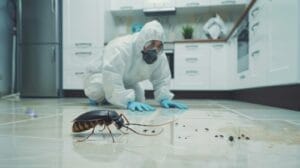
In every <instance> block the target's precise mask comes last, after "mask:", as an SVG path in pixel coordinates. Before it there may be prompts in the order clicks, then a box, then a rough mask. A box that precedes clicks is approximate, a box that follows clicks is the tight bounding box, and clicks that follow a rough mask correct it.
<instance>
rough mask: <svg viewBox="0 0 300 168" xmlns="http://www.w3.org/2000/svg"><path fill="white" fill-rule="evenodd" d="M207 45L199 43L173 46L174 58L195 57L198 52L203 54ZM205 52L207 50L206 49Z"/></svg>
mask: <svg viewBox="0 0 300 168" xmlns="http://www.w3.org/2000/svg"><path fill="white" fill-rule="evenodd" d="M207 46H208V45H205V44H202V45H201V44H199V43H188V44H175V57H176V56H179V57H189V56H197V55H198V54H199V53H200V52H203V51H204V49H205V48H207ZM206 50H207V51H209V50H208V48H207V49H206Z"/></svg>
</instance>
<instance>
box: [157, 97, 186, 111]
mask: <svg viewBox="0 0 300 168" xmlns="http://www.w3.org/2000/svg"><path fill="white" fill-rule="evenodd" d="M160 105H161V106H162V107H164V108H179V109H187V108H188V107H187V105H185V104H183V103H178V102H174V101H171V100H168V99H163V100H162V101H161V102H160Z"/></svg>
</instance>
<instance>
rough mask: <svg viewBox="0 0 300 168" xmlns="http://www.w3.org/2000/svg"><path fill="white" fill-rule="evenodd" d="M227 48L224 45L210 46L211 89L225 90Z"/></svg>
mask: <svg viewBox="0 0 300 168" xmlns="http://www.w3.org/2000/svg"><path fill="white" fill-rule="evenodd" d="M227 52H228V47H227V45H226V44H224V43H219V44H218V43H216V44H212V45H211V54H210V55H211V81H210V83H211V89H213V90H224V89H227V76H228V75H227V71H228V68H227V61H228V54H227Z"/></svg>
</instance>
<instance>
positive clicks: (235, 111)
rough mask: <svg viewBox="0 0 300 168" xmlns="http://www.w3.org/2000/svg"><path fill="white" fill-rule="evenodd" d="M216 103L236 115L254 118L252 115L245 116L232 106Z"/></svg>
mask: <svg viewBox="0 0 300 168" xmlns="http://www.w3.org/2000/svg"><path fill="white" fill-rule="evenodd" d="M216 104H217V105H219V106H221V107H223V108H224V109H226V110H228V111H231V112H233V113H235V114H237V115H240V116H242V117H245V118H246V119H249V120H254V119H253V118H252V117H250V116H247V115H245V114H242V113H240V112H238V111H237V110H234V109H232V108H230V107H227V106H225V105H222V104H219V103H216Z"/></svg>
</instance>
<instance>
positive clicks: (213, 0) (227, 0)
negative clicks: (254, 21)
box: [210, 0, 249, 5]
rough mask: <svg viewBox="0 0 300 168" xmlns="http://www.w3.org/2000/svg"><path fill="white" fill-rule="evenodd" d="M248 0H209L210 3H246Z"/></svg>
mask: <svg viewBox="0 0 300 168" xmlns="http://www.w3.org/2000/svg"><path fill="white" fill-rule="evenodd" d="M248 2H249V0H210V5H235V4H247V3H248Z"/></svg>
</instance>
